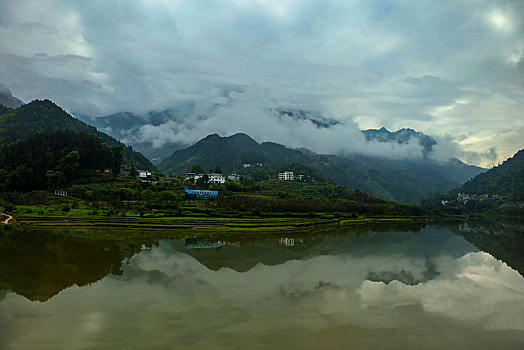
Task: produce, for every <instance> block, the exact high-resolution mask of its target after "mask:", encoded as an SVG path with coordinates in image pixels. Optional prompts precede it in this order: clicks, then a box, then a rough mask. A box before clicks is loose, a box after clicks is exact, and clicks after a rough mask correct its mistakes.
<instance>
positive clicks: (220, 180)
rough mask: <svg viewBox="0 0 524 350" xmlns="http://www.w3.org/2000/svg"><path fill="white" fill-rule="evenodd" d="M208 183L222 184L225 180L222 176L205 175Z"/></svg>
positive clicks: (215, 174) (214, 174)
mask: <svg viewBox="0 0 524 350" xmlns="http://www.w3.org/2000/svg"><path fill="white" fill-rule="evenodd" d="M207 177H208V183H210V184H224V183H226V178H225V177H224V175H222V174H217V173H211V174H208V175H207Z"/></svg>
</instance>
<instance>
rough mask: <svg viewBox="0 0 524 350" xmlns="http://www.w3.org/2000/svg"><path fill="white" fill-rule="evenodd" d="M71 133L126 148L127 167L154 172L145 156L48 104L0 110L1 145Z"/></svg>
mask: <svg viewBox="0 0 524 350" xmlns="http://www.w3.org/2000/svg"><path fill="white" fill-rule="evenodd" d="M58 130H69V131H72V132H74V133H86V134H93V135H96V136H98V137H100V138H101V139H102V140H103V141H104V142H105V143H107V144H108V145H110V146H123V147H124V150H123V152H122V155H123V156H124V164H126V163H133V164H135V166H136V167H138V168H145V169H153V168H154V166H153V165H152V164H151V162H150V161H149V160H148V159H147V158H145V157H144V156H143V155H142V154H140V153H138V152H135V151H133V149H132V148H131V147H128V146H126V145H124V144H123V143H121V142H120V141H118V140H116V139H114V138H113V137H111V136H109V135H107V134H105V133H103V132H100V131H98V130H97V129H96V128H95V127H93V126H90V125H87V124H86V123H84V122H81V121H79V120H78V119H76V118H73V117H72V116H71V115H69V114H68V113H66V112H65V111H64V110H63V109H62V108H60V107H58V106H57V105H55V104H54V103H53V102H51V101H49V100H43V101H40V100H34V101H32V102H30V103H28V104H25V105H22V106H21V107H19V108H14V109H13V108H3V109H1V110H0V144H3V143H10V142H14V141H16V140H19V139H27V138H29V137H30V136H31V135H33V134H35V133H37V132H54V131H58Z"/></svg>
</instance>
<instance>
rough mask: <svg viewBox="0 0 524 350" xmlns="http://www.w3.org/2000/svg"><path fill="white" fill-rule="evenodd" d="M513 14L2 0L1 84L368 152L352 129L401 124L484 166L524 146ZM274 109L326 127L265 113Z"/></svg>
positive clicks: (196, 126)
mask: <svg viewBox="0 0 524 350" xmlns="http://www.w3.org/2000/svg"><path fill="white" fill-rule="evenodd" d="M523 18H524V1H521V0H501V1H483V0H474V1H473V0H471V1H470V0H463V1H459V0H457V1H423V0H417V1H366V0H363V1H350V0H321V1H319V0H316V1H314V0H220V1H218V0H215V1H211V0H147V1H146V0H135V1H123V0H120V1H119V0H114V1H103V0H91V1H66V0H39V1H28V0H3V1H2V2H1V3H0V84H2V85H5V86H6V87H8V88H9V89H10V90H11V92H12V93H13V95H14V96H17V97H18V98H20V99H22V100H24V101H26V102H28V101H30V100H32V99H35V98H40V99H42V98H49V99H51V100H53V101H54V102H56V103H57V104H59V105H60V106H62V107H63V108H64V109H66V110H67V111H69V112H71V113H81V114H85V115H90V116H102V115H107V114H112V113H117V112H123V111H128V112H133V113H137V114H145V113H146V112H148V111H151V110H155V111H162V110H164V109H169V108H172V107H173V106H176V105H177V104H180V103H182V102H186V101H191V102H194V103H196V104H197V105H198V106H200V105H202V106H203V107H202V108H203V110H206V106H209V105H212V106H214V109H213V112H212V115H207V116H202V115H197V116H193V117H188V119H191V122H190V123H189V124H188V123H183V126H184V127H181V125H178V124H176V123H175V124H176V125H174V124H173V122H171V123H169V125H164V126H160V127H157V128H155V127H153V126H151V125H150V126H147V127H146V129H147V130H146V129H144V132H143V133H142V136H143V137H151V138H153V139H158V140H160V137H161V136H162V135H163V136H162V137H167V139H175V140H176V139H178V138H185V139H187V135H177V134H176V133H177V132H180V130H182V132H188V133H189V134H190V135H193V136H192V138H191V137H190V138H189V139H190V140H189V141H191V142H193V141H196V139H195V138H196V137H199V136H201V135H203V134H204V133H205V132H208V131H211V132H213V128H215V129H217V130H216V131H215V132H218V133H219V134H222V135H223V136H227V135H228V134H231V133H233V132H237V131H244V132H248V133H249V134H250V135H252V136H253V137H254V138H255V139H256V140H257V141H276V142H281V143H284V144H287V145H290V146H293V147H299V146H304V147H310V148H312V149H313V150H316V151H320V152H324V151H332V150H335V151H336V150H341V152H366V150H367V149H370V148H371V147H368V145H367V144H365V142H366V141H365V140H364V139H355V140H354V141H353V142H348V141H347V140H348V139H352V137H353V136H354V135H356V133H355V130H358V129H367V128H380V127H382V126H385V127H387V128H388V129H390V130H397V129H400V128H413V129H416V130H418V131H422V132H424V133H426V134H429V135H431V136H434V137H435V138H437V140H438V141H439V144H440V147H441V153H443V154H446V155H450V156H458V157H460V158H461V159H463V160H465V161H468V162H470V163H473V164H477V165H482V166H486V167H489V166H492V165H494V164H497V163H498V162H501V161H502V160H504V159H506V158H508V157H510V156H512V155H513V154H514V153H516V151H518V150H519V149H521V148H524V141H523V140H524V24H523ZM278 107H283V108H294V109H303V110H308V111H315V112H318V113H321V114H322V115H324V116H327V117H329V118H332V119H335V120H337V121H338V122H339V126H338V127H337V129H336V130H333V133H330V132H326V131H324V132H321V133H316V130H318V129H316V128H315V127H314V126H312V125H309V124H308V122H307V121H303V122H301V124H300V125H296V124H293V123H289V122H283V123H278V121H275V120H273V119H274V118H273V119H272V117H271V115H270V114H269V113H267V110H268V109H271V108H278ZM265 120H267V123H265V122H264V121H265ZM199 121H202V123H200V122H199ZM187 125H190V129H191V130H190V131H187V130H186V129H187ZM239 126H244V130H239ZM271 128H273V129H271ZM277 131H278V132H277ZM166 134H167V136H166ZM276 134H278V135H276ZM272 135H276V136H274V137H273V136H272ZM204 136H205V135H204ZM355 137H356V136H355ZM312 139H313V140H316V141H315V142H312V141H309V142H308V140H312ZM317 141H318V142H317ZM301 143H306V144H303V145H301ZM344 143H348V144H344ZM349 143H351V144H352V145H349ZM157 144H159V145H160V146H161V145H162V142H157ZM379 151H381V150H378V151H377V150H376V148H375V151H374V152H379ZM384 152H390V153H392V154H393V153H396V154H398V153H399V152H403V151H402V150H400V149H398V147H397V148H391V149H389V150H387V151H384ZM415 153H417V152H415ZM405 154H410V155H411V154H413V152H412V150H407V151H406V152H405Z"/></svg>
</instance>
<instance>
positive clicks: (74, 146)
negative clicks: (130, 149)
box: [0, 131, 123, 191]
mask: <svg viewBox="0 0 524 350" xmlns="http://www.w3.org/2000/svg"><path fill="white" fill-rule="evenodd" d="M122 149H123V148H122V147H121V146H112V147H111V146H109V145H107V144H106V143H105V142H103V141H102V139H101V138H100V137H97V136H94V135H88V134H84V133H80V134H76V133H73V132H71V131H56V132H41V133H36V134H33V135H32V136H30V137H29V138H27V139H23V140H18V141H15V142H12V143H8V144H4V145H3V146H1V147H0V191H31V190H38V189H55V188H65V187H69V186H70V185H71V184H72V182H73V181H74V180H75V179H77V178H78V177H79V176H80V175H81V173H82V171H83V170H90V171H102V172H103V171H105V170H106V169H109V171H111V172H112V173H113V174H118V172H119V170H120V165H121V163H122Z"/></svg>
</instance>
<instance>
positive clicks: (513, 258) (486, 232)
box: [454, 221, 524, 276]
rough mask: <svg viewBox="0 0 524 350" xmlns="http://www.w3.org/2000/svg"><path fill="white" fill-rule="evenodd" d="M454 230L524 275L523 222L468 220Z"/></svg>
mask: <svg viewBox="0 0 524 350" xmlns="http://www.w3.org/2000/svg"><path fill="white" fill-rule="evenodd" d="M454 230H455V231H456V232H457V233H458V234H460V235H461V236H463V237H464V238H465V239H466V240H468V241H469V242H471V243H472V244H474V245H475V246H476V247H477V248H478V249H480V250H482V251H484V252H486V253H489V254H491V255H492V256H493V257H494V258H496V259H499V260H502V261H504V262H505V263H506V264H508V265H509V266H511V267H512V268H513V269H515V270H517V271H518V272H519V273H520V274H521V275H522V276H524V254H523V252H524V227H523V223H522V222H489V221H479V222H474V221H473V222H468V223H462V224H460V225H459V226H458V227H457V228H454Z"/></svg>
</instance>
